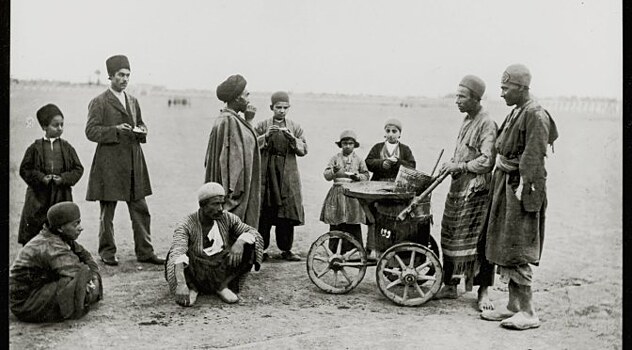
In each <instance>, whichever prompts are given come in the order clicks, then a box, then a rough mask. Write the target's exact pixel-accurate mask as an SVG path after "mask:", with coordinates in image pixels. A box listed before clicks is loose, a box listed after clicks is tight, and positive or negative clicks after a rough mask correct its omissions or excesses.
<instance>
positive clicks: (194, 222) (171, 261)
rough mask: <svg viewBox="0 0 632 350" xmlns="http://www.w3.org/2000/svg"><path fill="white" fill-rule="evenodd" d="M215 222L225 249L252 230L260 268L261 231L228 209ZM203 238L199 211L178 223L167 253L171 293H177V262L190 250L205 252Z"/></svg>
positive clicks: (167, 270)
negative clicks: (245, 222)
mask: <svg viewBox="0 0 632 350" xmlns="http://www.w3.org/2000/svg"><path fill="white" fill-rule="evenodd" d="M215 223H216V224H217V226H218V228H219V232H220V234H221V235H222V239H223V240H224V244H225V248H224V249H225V250H229V249H230V247H231V246H232V245H233V243H235V241H236V240H237V238H239V236H240V235H241V234H242V233H244V232H250V233H251V234H253V235H254V236H255V252H256V262H255V270H259V267H260V265H261V261H262V259H263V238H262V237H261V235H260V234H259V232H257V230H255V229H254V228H252V227H251V226H248V225H246V224H244V223H243V222H242V221H241V220H240V219H239V217H238V216H237V215H235V214H232V213H230V212H227V211H224V214H223V216H222V218H221V219H218V220H216V221H215ZM203 239H204V233H203V231H202V224H201V223H200V219H199V214H198V212H197V211H196V212H195V213H192V214H189V215H187V216H186V217H185V218H184V219H183V220H182V221H180V222H179V223H178V224H177V226H176V228H175V230H174V233H173V243H172V244H171V248H170V249H169V253H167V261H166V263H165V278H166V280H167V283H169V289H170V290H171V293H175V290H176V287H177V286H178V283H177V281H176V270H175V262H176V261H177V260H178V259H179V258H181V257H182V256H183V255H187V256H188V253H189V252H191V253H193V254H199V255H202V254H205V253H204V247H203ZM244 277H245V276H242V277H240V286H241V284H242V280H243V278H244Z"/></svg>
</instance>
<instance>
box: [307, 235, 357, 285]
mask: <svg viewBox="0 0 632 350" xmlns="http://www.w3.org/2000/svg"><path fill="white" fill-rule="evenodd" d="M365 273H366V251H365V250H364V248H363V247H362V244H360V242H359V241H358V240H357V239H355V238H353V237H352V236H351V235H350V234H348V233H346V232H341V231H330V232H327V233H325V234H324V235H322V236H320V237H318V239H317V240H316V241H315V242H314V243H312V246H311V247H310V248H309V253H308V254H307V274H308V275H309V279H310V280H312V282H313V283H314V284H315V285H317V286H318V288H320V289H322V290H324V291H325V292H327V293H331V294H343V293H347V292H349V291H350V290H352V289H353V288H355V287H356V286H357V285H358V284H359V283H360V281H362V279H363V278H364V274H365Z"/></svg>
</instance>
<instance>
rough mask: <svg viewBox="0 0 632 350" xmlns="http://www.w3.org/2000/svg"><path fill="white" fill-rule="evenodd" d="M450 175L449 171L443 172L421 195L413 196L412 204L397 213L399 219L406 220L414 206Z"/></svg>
mask: <svg viewBox="0 0 632 350" xmlns="http://www.w3.org/2000/svg"><path fill="white" fill-rule="evenodd" d="M448 175H450V174H449V173H448V172H445V173H443V174H441V175H440V176H439V177H437V178H436V179H435V180H434V182H433V183H432V185H430V187H428V188H427V189H426V190H425V191H424V192H423V193H422V194H420V195H419V196H417V197H415V198H413V199H412V200H411V201H410V204H409V205H408V206H407V207H406V208H404V210H402V211H401V212H400V213H399V215H397V220H399V221H404V220H405V219H406V216H408V214H410V212H411V211H412V210H413V208H415V207H416V206H417V204H418V203H419V202H421V201H422V200H423V199H424V198H426V197H428V195H429V194H430V193H431V192H432V190H434V189H435V188H436V187H437V186H439V184H440V183H441V182H442V181H443V180H444V179H445V178H446V177H447V176H448Z"/></svg>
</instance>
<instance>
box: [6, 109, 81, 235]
mask: <svg viewBox="0 0 632 350" xmlns="http://www.w3.org/2000/svg"><path fill="white" fill-rule="evenodd" d="M37 121H38V122H39V124H40V126H41V127H42V130H43V131H44V137H43V138H41V139H37V140H35V142H33V144H31V145H30V146H29V147H28V148H27V149H26V153H25V154H24V158H23V159H22V163H21V164H20V176H21V177H22V179H24V181H25V182H26V183H27V185H28V188H27V189H26V198H25V200H24V208H23V209H22V216H21V218H20V226H19V229H18V242H19V243H21V244H22V245H25V244H26V243H27V242H28V241H29V240H31V238H33V237H35V235H37V234H38V232H39V231H40V230H41V229H42V225H43V224H44V222H46V212H47V211H48V209H49V208H50V207H51V206H52V205H53V204H55V203H59V202H64V201H72V186H74V185H75V184H76V183H77V182H78V181H79V179H80V178H81V175H83V166H82V165H81V161H79V157H78V156H77V152H75V149H74V148H73V147H72V146H71V145H70V143H68V141H66V140H62V139H61V134H62V133H63V131H64V115H63V114H62V112H61V110H60V109H59V108H58V107H57V106H55V105H54V104H47V105H45V106H43V107H42V108H40V109H39V110H38V111H37Z"/></svg>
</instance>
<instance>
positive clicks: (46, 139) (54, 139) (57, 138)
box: [44, 135, 59, 143]
mask: <svg viewBox="0 0 632 350" xmlns="http://www.w3.org/2000/svg"><path fill="white" fill-rule="evenodd" d="M44 140H45V141H48V142H50V143H53V142H55V141H57V140H59V137H53V138H52V139H49V138H48V137H46V135H44Z"/></svg>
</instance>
